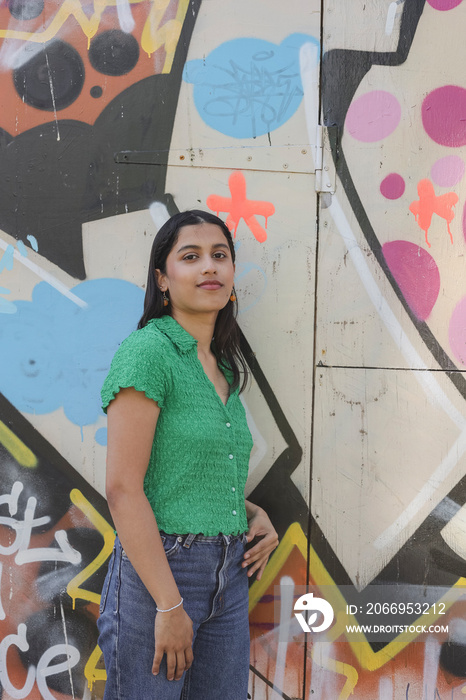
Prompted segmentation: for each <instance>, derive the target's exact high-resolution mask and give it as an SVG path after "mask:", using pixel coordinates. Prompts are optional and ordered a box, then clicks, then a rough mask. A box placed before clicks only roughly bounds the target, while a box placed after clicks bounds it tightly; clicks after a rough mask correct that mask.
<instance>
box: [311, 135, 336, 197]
mask: <svg viewBox="0 0 466 700" xmlns="http://www.w3.org/2000/svg"><path fill="white" fill-rule="evenodd" d="M314 162H315V170H316V192H330V193H331V194H334V192H335V183H336V168H335V163H334V161H333V157H332V149H331V146H330V139H329V130H328V129H327V127H325V126H322V125H321V124H317V132H316V146H315V154H314Z"/></svg>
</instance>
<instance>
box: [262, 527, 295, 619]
mask: <svg viewBox="0 0 466 700" xmlns="http://www.w3.org/2000/svg"><path fill="white" fill-rule="evenodd" d="M294 547H298V549H299V551H300V552H301V554H302V555H303V557H304V559H305V560H306V557H307V538H306V536H305V534H304V532H303V530H302V528H301V526H300V525H299V523H292V524H291V525H290V527H289V528H288V530H287V531H286V533H285V534H284V536H283V538H282V541H281V542H280V544H279V545H278V547H277V549H276V550H275V552H274V553H273V555H272V556H271V558H270V560H269V563H268V564H267V567H266V569H265V571H264V573H263V575H262V578H261V580H260V581H257V580H256V581H254V583H253V584H252V586H251V588H250V589H249V612H251V610H253V609H254V608H255V606H256V605H257V603H258V602H259V601H260V599H261V598H262V596H263V595H264V594H265V593H266V592H267V590H268V589H269V587H270V586H271V584H272V582H273V581H274V579H275V578H276V577H277V576H278V575H279V573H280V571H281V570H282V568H283V566H284V565H285V563H286V560H287V559H288V557H289V556H290V554H291V550H292V549H293V548H294Z"/></svg>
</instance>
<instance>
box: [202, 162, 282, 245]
mask: <svg viewBox="0 0 466 700" xmlns="http://www.w3.org/2000/svg"><path fill="white" fill-rule="evenodd" d="M228 186H229V188H230V192H231V197H220V195H217V194H211V195H209V196H208V197H207V206H208V207H209V209H212V211H215V212H217V216H218V215H219V213H220V212H223V213H226V212H228V217H227V220H226V225H227V226H228V228H229V229H230V231H231V232H232V233H233V235H234V236H236V230H237V228H238V224H239V222H240V219H244V220H245V222H246V224H247V226H248V227H249V229H250V230H251V231H252V233H253V235H254V238H255V239H256V240H257V241H259V243H263V242H264V241H265V240H267V231H266V230H265V229H266V228H267V219H268V217H269V216H272V214H273V213H274V212H275V207H274V206H273V204H271V203H270V202H261V201H256V200H254V199H248V198H247V197H246V180H245V178H244V175H243V173H240V172H238V171H235V172H234V173H232V174H231V175H230V177H229V179H228ZM256 214H259V215H260V216H264V217H265V228H264V227H263V226H261V225H260V223H259V222H258V221H257V219H256Z"/></svg>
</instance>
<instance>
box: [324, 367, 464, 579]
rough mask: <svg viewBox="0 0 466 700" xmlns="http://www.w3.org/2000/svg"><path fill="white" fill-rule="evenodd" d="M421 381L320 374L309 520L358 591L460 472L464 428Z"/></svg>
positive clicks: (390, 375)
mask: <svg viewBox="0 0 466 700" xmlns="http://www.w3.org/2000/svg"><path fill="white" fill-rule="evenodd" d="M419 374H421V373H420V372H409V371H407V370H390V369H385V370H384V369H380V370H375V369H371V370H365V369H362V368H320V369H319V370H318V374H317V379H316V406H317V407H318V410H317V409H316V411H315V433H314V434H315V441H314V470H313V490H312V513H313V515H314V517H315V518H316V519H317V522H318V523H319V526H320V528H321V529H322V530H323V532H324V534H325V536H326V538H327V540H328V542H329V543H330V545H331V546H332V548H333V549H334V551H335V552H336V554H337V556H338V558H339V559H340V561H341V562H342V564H343V566H344V568H345V570H346V571H347V572H348V574H349V576H350V577H351V579H352V581H353V583H354V584H355V586H357V587H358V588H359V589H362V588H363V587H364V586H365V585H367V584H368V583H370V582H371V581H372V579H373V578H374V577H375V576H376V575H377V574H378V573H379V572H380V571H381V570H382V568H383V567H384V566H385V564H387V563H388V561H390V559H391V558H392V557H393V556H394V555H395V554H396V552H398V551H399V549H400V548H401V547H402V545H403V544H404V543H405V542H406V541H407V540H408V538H409V537H410V536H411V535H412V534H413V532H414V531H415V530H416V529H417V528H418V527H419V525H420V524H421V523H422V521H423V520H424V519H425V518H426V517H427V515H429V513H430V512H431V511H432V509H433V508H434V507H435V506H436V505H437V504H438V503H439V502H440V501H441V500H442V498H444V497H445V496H446V494H448V492H449V491H450V490H451V489H452V488H453V486H455V485H456V483H457V482H458V480H459V479H460V478H461V477H462V476H463V473H464V469H465V467H466V456H465V451H466V425H465V426H463V429H462V430H460V429H459V428H458V427H457V426H456V425H455V424H454V423H453V421H451V420H450V419H449V418H448V416H447V415H445V413H444V412H443V411H441V410H440V409H438V408H436V407H435V406H432V405H431V404H429V402H428V401H427V399H426V397H425V396H424V395H423V394H422V392H420V391H419V383H418V382H419V378H418V375H419ZM423 374H425V373H423ZM427 374H430V373H427ZM438 382H439V384H440V386H441V387H442V388H443V387H445V385H447V384H448V383H449V379H448V378H447V377H446V376H444V375H443V374H440V375H439V377H438ZM458 403H459V402H458ZM465 423H466V421H465Z"/></svg>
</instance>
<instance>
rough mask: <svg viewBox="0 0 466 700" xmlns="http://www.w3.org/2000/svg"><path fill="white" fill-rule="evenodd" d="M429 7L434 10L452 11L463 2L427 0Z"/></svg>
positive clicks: (458, 0)
mask: <svg viewBox="0 0 466 700" xmlns="http://www.w3.org/2000/svg"><path fill="white" fill-rule="evenodd" d="M427 2H428V3H429V5H430V6H431V7H433V8H434V10H441V11H445V10H452V9H453V8H454V7H456V6H457V5H459V4H460V3H461V2H463V0H427Z"/></svg>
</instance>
